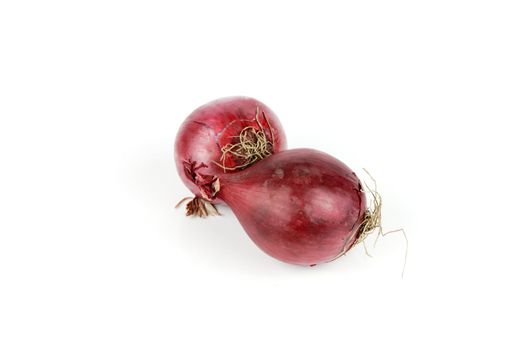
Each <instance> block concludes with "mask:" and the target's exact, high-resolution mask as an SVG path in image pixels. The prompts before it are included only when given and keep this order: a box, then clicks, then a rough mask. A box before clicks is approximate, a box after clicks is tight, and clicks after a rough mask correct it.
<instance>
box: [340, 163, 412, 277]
mask: <svg viewBox="0 0 525 350" xmlns="http://www.w3.org/2000/svg"><path fill="white" fill-rule="evenodd" d="M363 170H364V171H365V172H366V173H367V174H368V176H369V177H370V179H372V182H373V183H374V188H373V189H372V188H370V186H368V184H367V183H366V182H365V183H364V184H365V186H366V188H367V190H368V192H369V193H370V194H371V195H372V203H371V205H370V206H369V208H368V209H367V210H366V212H365V218H364V219H363V222H362V223H361V225H360V226H359V228H358V229H357V232H356V234H357V239H356V240H355V242H354V243H353V244H351V245H350V246H346V245H345V248H344V249H343V251H342V252H341V254H339V255H338V256H337V257H336V258H335V259H337V258H339V257H341V256H342V255H345V254H346V253H347V252H348V251H349V250H350V249H352V248H353V247H355V246H356V245H358V244H359V243H363V247H364V248H365V253H366V255H368V256H370V257H371V255H370V253H369V252H368V249H367V247H366V243H365V240H366V238H367V237H368V236H369V235H370V234H371V233H372V232H374V231H377V236H376V239H375V241H374V247H375V246H376V244H377V240H378V239H379V236H383V237H384V236H386V235H388V234H391V233H394V232H402V233H403V236H404V237H405V242H406V249H405V261H404V263H403V272H402V273H401V277H403V275H404V273H405V267H406V264H407V255H408V238H407V235H406V233H405V230H404V229H397V230H392V231H387V232H384V231H383V226H382V224H381V208H382V206H383V200H382V198H381V195H380V194H379V192H378V191H377V183H376V180H375V179H374V178H373V177H372V175H370V173H369V172H368V171H367V170H366V169H363ZM354 236H355V235H353V236H351V237H350V239H349V240H348V241H349V242H351V241H352V239H353V237H354ZM335 259H334V260H335Z"/></svg>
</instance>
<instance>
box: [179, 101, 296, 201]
mask: <svg viewBox="0 0 525 350" xmlns="http://www.w3.org/2000/svg"><path fill="white" fill-rule="evenodd" d="M257 113H259V114H258V119H259V121H260V124H258V123H257V122H256V120H255V119H256V116H257ZM259 125H262V127H263V129H264V130H263V131H264V133H265V135H266V136H267V138H268V140H269V141H272V144H271V145H270V146H269V147H270V150H271V153H276V152H280V151H282V150H284V149H286V136H285V133H284V130H283V128H282V126H281V123H280V122H279V119H278V118H277V116H276V115H275V113H274V112H273V111H272V110H271V109H270V108H268V106H266V105H265V104H263V103H262V102H260V101H258V100H256V99H253V98H250V97H242V96H235V97H227V98H222V99H218V100H215V101H211V102H209V103H207V104H205V105H203V106H201V107H199V108H197V109H196V110H195V111H193V112H192V113H191V114H190V115H189V116H188V117H187V118H186V120H185V121H184V123H183V124H182V125H181V127H180V129H179V132H178V134H177V137H176V140H175V163H176V165H177V171H178V173H179V175H180V177H181V179H182V181H183V182H184V184H185V185H186V187H188V189H190V190H191V191H192V192H193V193H194V194H195V195H196V196H200V195H201V192H200V191H199V188H198V187H197V186H196V185H195V183H194V181H193V180H192V179H191V178H190V177H189V176H188V174H187V171H186V169H185V162H188V161H190V162H195V163H194V164H195V165H196V166H199V165H200V164H204V165H205V167H201V168H200V169H199V170H198V172H199V173H200V174H201V175H204V176H218V175H223V174H225V173H234V172H237V171H240V170H243V169H242V168H238V169H235V170H230V169H226V170H225V169H224V168H221V167H220V166H218V165H217V164H216V163H220V164H224V165H225V167H229V168H231V167H235V166H238V165H239V164H241V163H240V161H238V160H237V159H234V158H233V157H232V156H228V157H227V158H226V160H225V162H224V163H223V162H222V161H221V156H222V152H221V148H222V147H224V146H225V145H227V144H229V143H232V142H235V140H236V138H237V137H238V136H239V134H240V132H241V131H242V130H243V129H244V128H246V127H248V126H253V127H256V128H259ZM212 202H220V200H218V199H212Z"/></svg>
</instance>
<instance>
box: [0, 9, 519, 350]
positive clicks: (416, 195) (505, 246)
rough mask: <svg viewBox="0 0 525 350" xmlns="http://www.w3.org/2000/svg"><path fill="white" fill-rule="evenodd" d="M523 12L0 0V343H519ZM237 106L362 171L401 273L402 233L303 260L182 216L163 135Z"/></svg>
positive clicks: (234, 225) (395, 242) (227, 221)
mask: <svg viewBox="0 0 525 350" xmlns="http://www.w3.org/2000/svg"><path fill="white" fill-rule="evenodd" d="M524 18H525V9H524V5H523V2H522V1H458V0H454V1H447V0H445V1H443V0H441V1H360V2H352V1H340V2H337V1H326V0H325V1H322V2H321V1H319V2H310V1H297V2H291V1H290V2H285V1H260V2H253V1H252V2H250V1H186V2H182V1H180V2H176V1H175V2H174V1H165V2H161V1H107V0H104V1H84V2H80V1H75V2H73V1H45V2H44V1H33V2H31V1H2V2H1V4H0V118H1V122H0V156H1V157H0V165H1V167H2V169H1V172H0V348H1V349H6V350H7V349H345V348H348V349H354V348H355V349H387V348H388V349H392V348H403V349H443V348H463V349H464V348H480V347H487V348H505V349H518V348H521V349H523V347H524V346H525V341H524V338H523V337H524V336H523V324H524V319H523V315H524V313H525V307H524V301H523V300H524V297H523V296H524V295H525V288H524V286H523V282H524V275H525V274H524V271H523V270H524V267H525V258H524V253H523V251H524V243H525V232H524V228H523V220H522V216H523V200H524V198H525V191H524V185H523V178H524V176H525V172H524V170H523V162H524V161H523V155H522V153H523V149H524V148H525V147H524V146H525V144H524V141H523V134H524V130H525V129H524V127H523V124H522V123H521V121H522V120H523V118H524V117H525V100H524V97H525V68H524V67H525V48H524V47H525V21H524ZM229 95H248V96H252V97H255V98H258V99H260V100H261V101H263V102H265V103H266V104H268V105H269V106H270V107H271V108H272V109H273V110H274V111H275V112H276V113H277V114H278V115H279V117H280V118H281V121H282V124H283V125H284V127H285V129H286V132H287V135H288V140H289V146H290V148H296V147H311V148H318V149H320V150H323V151H325V152H328V153H330V154H332V155H334V156H336V157H337V158H339V159H341V160H342V161H344V162H345V163H347V164H348V165H349V166H350V167H352V168H353V169H355V170H358V171H360V170H361V168H363V167H365V168H367V169H368V170H369V171H371V173H372V174H373V175H374V176H375V178H376V179H377V180H378V182H379V186H380V188H379V189H380V191H381V193H382V194H383V197H384V202H385V203H384V208H383V210H384V222H383V224H384V226H385V227H386V228H387V229H394V228H399V227H403V228H405V230H406V232H407V234H408V236H409V251H408V261H407V266H406V271H405V277H404V279H401V271H402V265H403V257H404V252H405V243H404V240H403V237H402V236H401V235H391V236H388V237H386V238H384V239H380V240H379V243H378V245H377V247H376V248H375V249H373V248H372V247H371V244H369V246H370V251H371V253H372V255H373V258H368V257H367V256H366V255H365V254H364V251H363V248H362V247H358V248H356V249H354V250H352V251H351V252H350V253H349V254H348V255H347V256H346V257H344V258H342V259H340V260H338V261H335V262H333V263H330V264H326V265H323V266H318V267H315V268H303V267H296V266H290V265H286V264H283V263H280V262H278V261H276V260H273V259H271V258H269V257H267V256H266V255H264V254H263V253H262V252H261V251H260V250H258V249H257V248H256V247H255V246H254V244H252V243H251V241H250V240H249V238H248V237H247V236H246V234H245V233H244V232H243V230H242V228H241V226H240V225H239V223H238V222H237V220H236V219H235V217H234V216H233V214H232V213H231V212H230V211H228V210H227V209H225V208H221V211H222V212H223V213H224V215H223V216H221V217H216V218H211V219H207V220H198V219H189V218H186V217H185V216H184V213H183V211H182V210H175V209H174V205H175V204H176V202H177V201H178V200H179V199H180V198H182V197H183V196H186V195H187V194H188V191H187V190H186V189H185V188H184V187H183V185H182V183H181V181H180V180H179V178H178V176H177V174H176V171H175V166H174V164H173V159H172V145H173V141H174V137H175V134H176V131H177V129H178V127H179V125H180V124H181V122H182V120H183V119H184V118H185V117H186V116H187V115H188V114H189V113H190V112H191V111H192V110H193V109H194V108H196V107H198V106H199V105H201V104H203V103H206V102H208V101H209V100H212V99H215V98H218V97H222V96H229ZM359 174H361V175H363V172H362V171H360V172H359ZM364 179H366V178H364Z"/></svg>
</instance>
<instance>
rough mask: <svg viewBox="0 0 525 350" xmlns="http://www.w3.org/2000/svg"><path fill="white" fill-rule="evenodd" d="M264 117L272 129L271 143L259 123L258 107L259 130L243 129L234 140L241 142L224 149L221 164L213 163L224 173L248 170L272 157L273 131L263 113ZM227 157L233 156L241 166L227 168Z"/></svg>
mask: <svg viewBox="0 0 525 350" xmlns="http://www.w3.org/2000/svg"><path fill="white" fill-rule="evenodd" d="M262 116H263V118H264V120H265V122H266V124H267V125H268V129H270V136H271V141H270V140H268V139H267V137H266V133H265V132H264V128H263V126H262V124H261V122H260V121H259V107H257V110H256V113H255V121H256V122H257V126H258V128H257V127H254V126H247V127H245V128H244V129H242V130H241V132H240V133H239V136H234V138H236V139H238V140H239V142H237V143H233V144H232V143H229V144H227V145H226V146H224V147H222V148H221V152H222V155H221V158H220V161H221V163H219V162H215V161H214V162H213V163H215V164H216V165H217V166H219V167H221V168H222V169H223V170H224V172H226V171H227V170H237V169H244V168H247V167H249V166H250V165H252V164H253V163H255V162H257V161H258V160H261V159H264V158H266V157H268V156H271V155H272V154H273V144H274V136H273V130H272V127H271V125H270V122H269V121H268V118H267V117H266V114H265V113H264V112H262ZM227 155H232V156H234V157H235V158H236V159H240V160H241V164H239V165H237V166H234V167H227V166H226V157H227Z"/></svg>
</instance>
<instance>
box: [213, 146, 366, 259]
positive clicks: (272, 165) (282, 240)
mask: <svg viewBox="0 0 525 350" xmlns="http://www.w3.org/2000/svg"><path fill="white" fill-rule="evenodd" d="M220 181H221V190H220V192H219V193H218V197H219V198H221V199H222V200H223V201H224V202H226V203H227V204H228V205H229V206H230V207H231V209H232V210H233V212H234V213H235V215H236V216H237V218H238V219H239V221H240V222H241V224H242V226H243V228H244V229H245V230H246V232H247V233H248V235H249V236H250V238H251V239H252V240H253V241H254V242H255V243H256V244H257V245H258V246H259V247H260V248H261V249H262V250H263V251H265V252H266V253H267V254H269V255H271V256H273V257H274V258H276V259H279V260H281V261H284V262H287V263H292V264H299V265H313V264H319V263H324V262H328V261H331V260H333V259H334V258H336V257H338V256H339V255H340V254H341V253H342V252H343V251H344V250H346V249H347V248H349V247H351V246H352V244H353V243H354V242H355V241H356V239H357V232H358V229H359V226H360V225H361V223H362V222H363V219H364V215H365V211H366V197H365V193H364V191H363V188H362V186H361V182H360V181H359V179H358V177H357V176H356V174H355V173H354V172H353V171H352V170H351V169H350V168H348V167H347V166H346V165H345V164H343V163H342V162H340V161H339V160H337V159H336V158H334V157H332V156H330V155H328V154H326V153H323V152H319V151H316V150H311V149H294V150H289V151H283V152H280V153H278V154H275V155H273V156H271V157H268V158H266V159H263V160H261V161H259V162H258V163H256V164H255V165H253V166H252V167H250V168H248V169H246V170H245V171H242V172H239V173H235V174H231V175H226V176H223V177H221V179H220Z"/></svg>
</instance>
